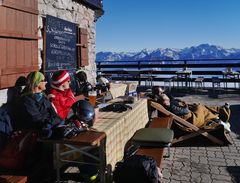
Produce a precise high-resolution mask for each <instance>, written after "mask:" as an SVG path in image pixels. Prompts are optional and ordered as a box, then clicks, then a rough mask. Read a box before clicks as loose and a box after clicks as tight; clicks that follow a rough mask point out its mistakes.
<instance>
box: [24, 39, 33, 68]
mask: <svg viewBox="0 0 240 183" xmlns="http://www.w3.org/2000/svg"><path fill="white" fill-rule="evenodd" d="M31 63H32V44H31V42H30V41H27V40H26V41H24V65H26V66H29V65H31Z"/></svg>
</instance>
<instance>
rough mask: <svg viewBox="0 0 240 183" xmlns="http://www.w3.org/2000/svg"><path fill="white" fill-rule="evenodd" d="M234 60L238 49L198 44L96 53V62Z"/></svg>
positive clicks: (238, 55) (239, 55)
mask: <svg viewBox="0 0 240 183" xmlns="http://www.w3.org/2000/svg"><path fill="white" fill-rule="evenodd" d="M229 58H230V59H235V58H240V49H237V48H230V49H225V48H223V47H221V46H217V45H210V44H200V45H198V46H191V47H186V48H183V49H177V48H165V49H164V48H156V49H152V50H150V49H143V50H141V51H139V52H110V51H108V52H98V53H97V54H96V60H97V61H136V60H184V59H189V60H194V59H229Z"/></svg>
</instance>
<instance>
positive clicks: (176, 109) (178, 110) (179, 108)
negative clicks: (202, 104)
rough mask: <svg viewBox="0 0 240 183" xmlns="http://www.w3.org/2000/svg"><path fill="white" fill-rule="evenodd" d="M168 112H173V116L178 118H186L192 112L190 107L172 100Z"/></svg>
mask: <svg viewBox="0 0 240 183" xmlns="http://www.w3.org/2000/svg"><path fill="white" fill-rule="evenodd" d="M168 110H169V111H171V112H172V113H173V114H176V115H177V116H184V115H186V114H188V113H189V112H190V111H189V109H188V106H187V105H186V104H183V102H182V101H180V100H177V99H172V100H171V101H170V107H169V109H168Z"/></svg>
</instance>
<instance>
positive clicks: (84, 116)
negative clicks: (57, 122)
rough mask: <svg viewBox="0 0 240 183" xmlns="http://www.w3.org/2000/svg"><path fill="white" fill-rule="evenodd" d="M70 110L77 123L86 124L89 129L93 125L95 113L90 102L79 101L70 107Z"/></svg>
mask: <svg viewBox="0 0 240 183" xmlns="http://www.w3.org/2000/svg"><path fill="white" fill-rule="evenodd" d="M72 110H73V113H74V114H75V116H76V117H77V119H78V120H79V121H82V122H84V123H87V124H88V126H89V127H91V126H92V125H93V120H94V117H95V112H94V108H93V106H92V105H91V103H90V102H88V101H86V100H79V101H77V102H75V103H74V104H73V105H72Z"/></svg>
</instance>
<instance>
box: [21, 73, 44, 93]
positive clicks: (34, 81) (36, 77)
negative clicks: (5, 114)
mask: <svg viewBox="0 0 240 183" xmlns="http://www.w3.org/2000/svg"><path fill="white" fill-rule="evenodd" d="M43 79H44V75H43V74H42V73H41V72H38V71H34V72H30V73H29V74H28V76H27V80H26V88H25V91H24V93H25V94H33V91H34V89H35V88H36V87H37V86H38V85H39V83H40V82H41V81H42V80H43Z"/></svg>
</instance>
